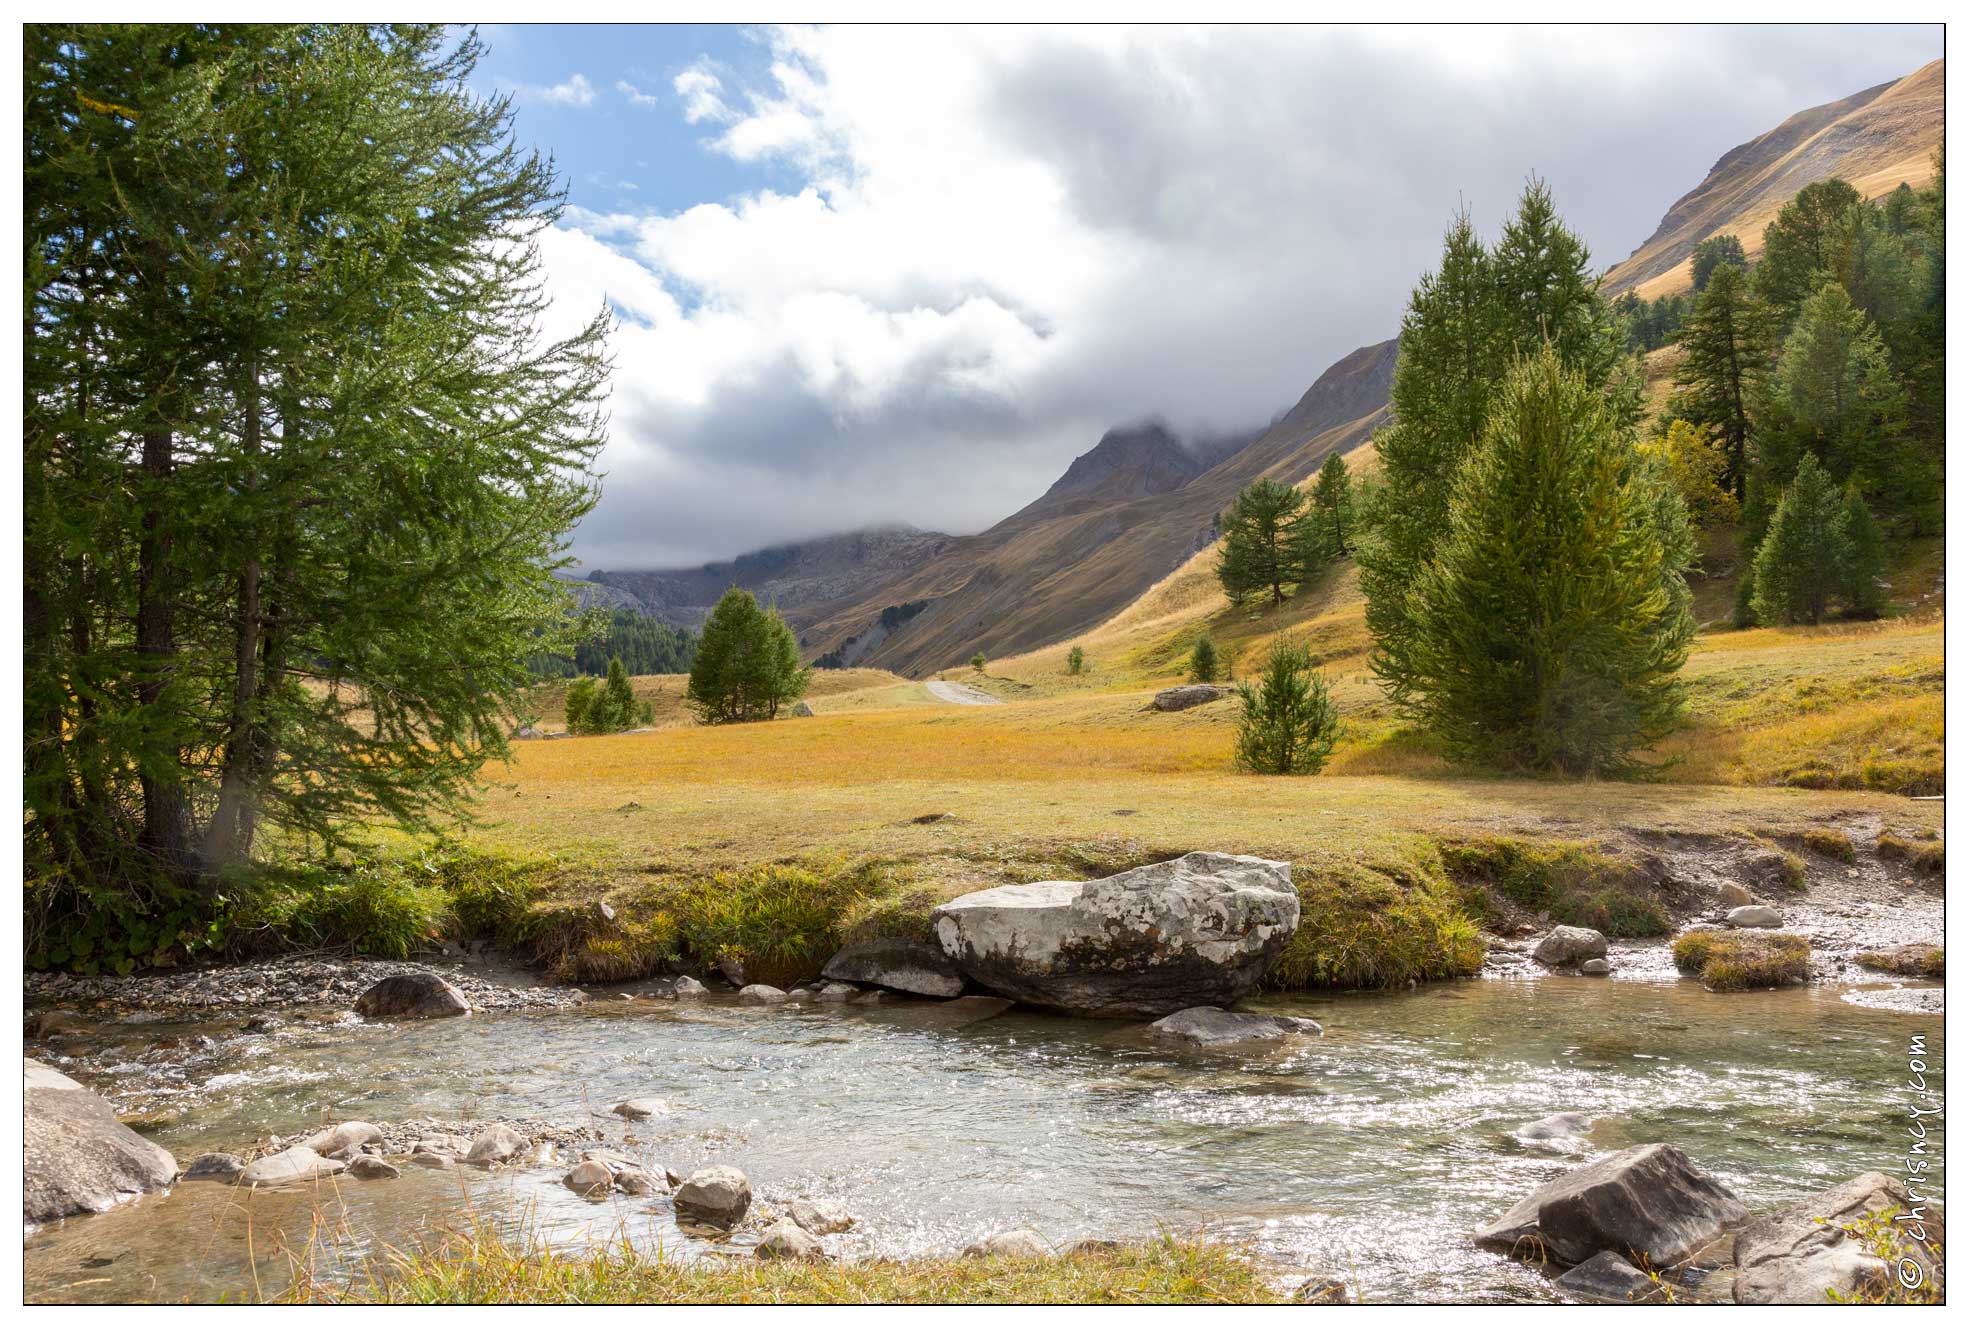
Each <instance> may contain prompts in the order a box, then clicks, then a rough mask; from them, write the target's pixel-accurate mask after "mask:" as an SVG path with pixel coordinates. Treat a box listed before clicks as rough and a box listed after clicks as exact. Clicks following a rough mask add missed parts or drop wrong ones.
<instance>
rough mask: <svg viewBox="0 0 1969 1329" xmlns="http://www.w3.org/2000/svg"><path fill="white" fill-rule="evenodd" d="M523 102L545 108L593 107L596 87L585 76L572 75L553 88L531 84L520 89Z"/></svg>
mask: <svg viewBox="0 0 1969 1329" xmlns="http://www.w3.org/2000/svg"><path fill="white" fill-rule="evenodd" d="M519 97H520V100H522V101H529V102H537V103H539V104H541V105H543V106H592V105H593V104H594V101H595V85H594V84H592V83H590V82H589V81H588V79H587V77H586V76H585V75H582V74H573V75H570V76H569V77H568V79H567V81H566V82H564V83H556V84H553V85H552V86H546V85H541V84H529V85H526V86H524V87H522V88H520V89H519Z"/></svg>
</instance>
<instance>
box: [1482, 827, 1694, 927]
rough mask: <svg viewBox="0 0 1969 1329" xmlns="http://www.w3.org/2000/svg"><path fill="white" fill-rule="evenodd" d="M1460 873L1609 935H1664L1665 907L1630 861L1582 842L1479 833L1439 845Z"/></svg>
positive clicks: (1557, 918)
mask: <svg viewBox="0 0 1969 1329" xmlns="http://www.w3.org/2000/svg"><path fill="white" fill-rule="evenodd" d="M1443 860H1444V862H1445V863H1446V864H1447V865H1448V867H1449V870H1450V871H1451V872H1452V873H1454V874H1455V875H1456V876H1457V878H1458V879H1459V880H1462V881H1466V882H1469V883H1472V884H1473V885H1475V886H1477V887H1479V888H1481V890H1480V894H1479V895H1478V896H1477V897H1476V898H1478V899H1487V898H1488V895H1489V894H1491V893H1494V894H1495V895H1496V896H1498V897H1500V898H1501V899H1503V900H1508V901H1510V902H1511V903H1512V904H1515V905H1517V906H1519V907H1520V908H1522V909H1527V910H1530V911H1532V912H1533V913H1540V914H1550V915H1551V917H1552V920H1553V921H1554V922H1557V923H1564V924H1566V925H1568V926H1570V927H1581V928H1592V929H1593V930H1594V931H1596V932H1600V933H1602V934H1604V935H1606V936H1609V937H1662V936H1666V935H1667V934H1668V931H1669V927H1670V924H1669V917H1668V911H1667V910H1666V909H1664V908H1663V907H1662V904H1661V901H1660V900H1659V899H1657V898H1656V897H1655V895H1654V892H1653V888H1652V885H1651V883H1650V882H1649V881H1648V878H1647V875H1646V874H1645V873H1644V872H1642V871H1641V870H1640V869H1639V868H1638V867H1636V866H1635V865H1634V864H1632V863H1628V862H1623V861H1622V860H1620V859H1618V858H1615V857H1613V856H1611V855H1608V854H1604V853H1601V852H1600V851H1598V850H1596V849H1593V848H1591V847H1590V846H1587V845H1583V844H1566V843H1544V844H1534V843H1532V842H1530V841H1526V840H1514V839H1497V838H1490V839H1478V840H1468V841H1462V842H1458V843H1454V844H1449V845H1445V846H1444V847H1443Z"/></svg>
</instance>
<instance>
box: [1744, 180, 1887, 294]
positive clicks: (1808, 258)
mask: <svg viewBox="0 0 1969 1329" xmlns="http://www.w3.org/2000/svg"><path fill="white" fill-rule="evenodd" d="M1864 202H1865V201H1864V200H1863V199H1861V197H1860V193H1859V191H1858V190H1857V189H1854V188H1853V187H1852V186H1851V185H1849V184H1847V183H1846V182H1845V181H1844V180H1840V179H1837V178H1833V179H1829V180H1816V181H1814V182H1812V183H1811V184H1809V185H1806V186H1805V187H1804V188H1803V189H1801V190H1799V191H1798V192H1797V193H1796V194H1795V195H1793V196H1792V199H1791V201H1790V202H1789V203H1786V204H1785V205H1784V206H1783V207H1782V208H1780V209H1779V210H1778V215H1777V217H1776V218H1775V219H1774V220H1773V221H1772V222H1771V223H1770V225H1768V226H1766V227H1765V228H1764V253H1763V256H1762V257H1761V258H1760V259H1758V261H1757V294H1758V296H1759V297H1760V298H1761V299H1762V300H1763V301H1764V303H1765V304H1767V305H1769V306H1770V307H1771V309H1772V310H1773V311H1774V312H1775V314H1776V315H1777V318H1778V323H1779V327H1780V329H1787V328H1789V327H1790V326H1791V320H1792V319H1793V318H1795V317H1796V316H1797V314H1798V311H1799V309H1800V308H1801V307H1803V305H1804V303H1805V301H1807V300H1809V299H1810V298H1811V297H1812V296H1813V295H1814V294H1816V293H1817V292H1818V291H1819V289H1820V288H1821V287H1823V286H1824V285H1825V284H1826V282H1827V281H1829V280H1832V279H1834V278H1836V277H1837V276H1838V275H1839V273H1840V270H1841V268H1842V267H1843V266H1844V263H1845V257H1846V242H1847V239H1848V238H1849V236H1850V234H1851V227H1852V222H1853V215H1854V210H1855V209H1856V208H1859V207H1861V206H1863V205H1864Z"/></svg>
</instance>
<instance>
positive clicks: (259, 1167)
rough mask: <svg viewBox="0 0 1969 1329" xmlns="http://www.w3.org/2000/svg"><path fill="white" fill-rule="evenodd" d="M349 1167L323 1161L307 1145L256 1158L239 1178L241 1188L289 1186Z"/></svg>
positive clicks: (339, 1162)
mask: <svg viewBox="0 0 1969 1329" xmlns="http://www.w3.org/2000/svg"><path fill="white" fill-rule="evenodd" d="M347 1167H348V1164H347V1163H344V1162H343V1161H342V1160H341V1159H339V1158H323V1157H322V1156H321V1155H320V1154H318V1153H316V1152H315V1151H314V1150H312V1149H310V1148H308V1147H307V1146H306V1145H304V1144H296V1145H289V1146H288V1147H287V1148H285V1149H283V1150H281V1151H280V1152H279V1153H277V1154H268V1155H267V1156H266V1157H265V1158H256V1159H254V1160H253V1161H252V1162H251V1163H248V1164H247V1165H246V1171H244V1172H242V1173H241V1174H240V1176H239V1184H240V1185H242V1186H288V1185H293V1184H295V1183H297V1182H303V1181H315V1180H318V1179H320V1178H322V1177H332V1176H334V1175H335V1174H336V1173H338V1172H341V1171H343V1170H344V1169H345V1168H347Z"/></svg>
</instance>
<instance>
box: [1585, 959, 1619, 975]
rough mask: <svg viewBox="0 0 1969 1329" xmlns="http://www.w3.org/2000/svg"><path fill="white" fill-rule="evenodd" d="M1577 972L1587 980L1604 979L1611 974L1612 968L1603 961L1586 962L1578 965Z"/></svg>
mask: <svg viewBox="0 0 1969 1329" xmlns="http://www.w3.org/2000/svg"><path fill="white" fill-rule="evenodd" d="M1579 972H1580V973H1582V974H1584V975H1586V976H1587V977H1588V978H1605V977H1606V976H1607V975H1608V974H1611V973H1612V972H1613V966H1612V965H1610V964H1608V963H1607V962H1606V961H1605V960H1586V961H1583V962H1582V963H1581V964H1580V966H1579Z"/></svg>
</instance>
